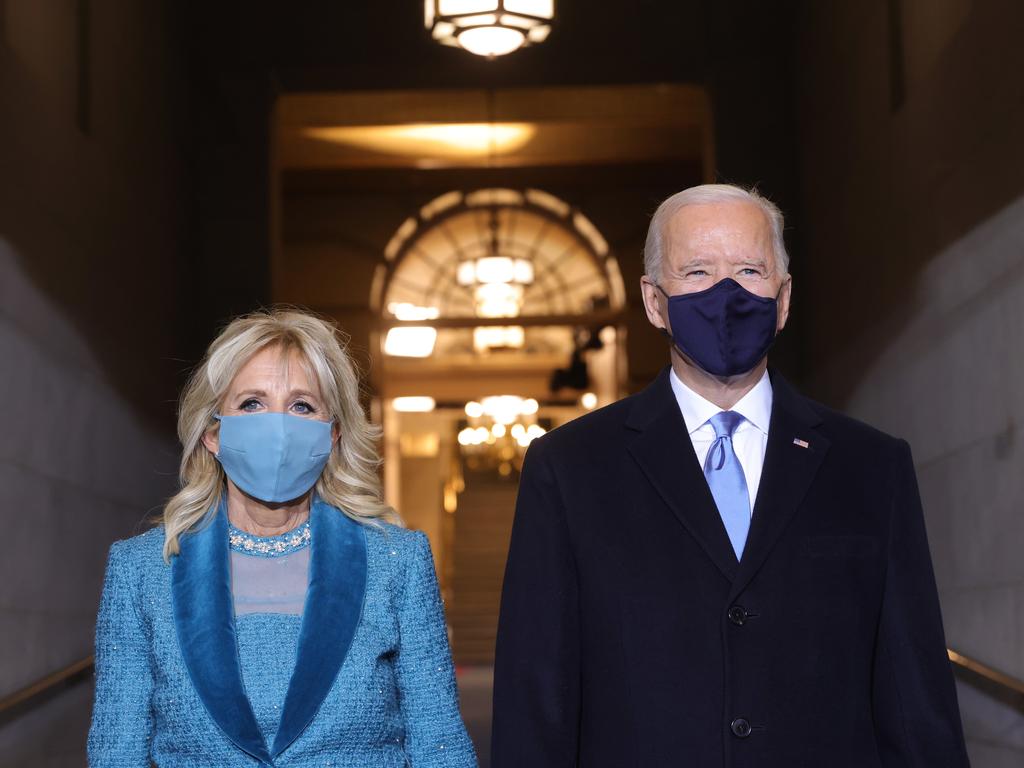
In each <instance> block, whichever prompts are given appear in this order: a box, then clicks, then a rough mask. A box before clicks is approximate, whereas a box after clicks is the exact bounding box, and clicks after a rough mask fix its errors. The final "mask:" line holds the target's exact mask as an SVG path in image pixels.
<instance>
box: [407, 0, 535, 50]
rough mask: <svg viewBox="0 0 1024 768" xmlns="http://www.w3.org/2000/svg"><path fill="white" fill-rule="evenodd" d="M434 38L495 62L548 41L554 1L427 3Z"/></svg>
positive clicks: (450, 0) (431, 0)
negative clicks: (527, 47)
mask: <svg viewBox="0 0 1024 768" xmlns="http://www.w3.org/2000/svg"><path fill="white" fill-rule="evenodd" d="M424 5H425V22H426V26H427V29H429V30H430V34H431V36H433V38H434V39H435V40H437V41H438V42H439V43H441V44H442V45H452V46H456V47H458V48H462V49H464V50H467V51H469V52H470V53H475V54H476V55H477V56H486V57H487V58H490V59H493V58H495V57H497V56H504V55H505V54H507V53H512V51H516V50H519V49H520V48H525V47H526V46H528V45H536V44H537V43H542V42H544V40H546V39H547V36H548V34H549V33H550V32H551V20H552V19H553V18H554V16H555V0H425V2H424Z"/></svg>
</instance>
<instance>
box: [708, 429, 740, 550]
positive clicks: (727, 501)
mask: <svg viewBox="0 0 1024 768" xmlns="http://www.w3.org/2000/svg"><path fill="white" fill-rule="evenodd" d="M742 421H743V417H742V416H741V415H740V414H738V413H736V412H735V411H722V412H721V413H716V414H715V415H714V416H712V417H711V418H710V419H709V420H708V423H709V424H711V426H712V427H714V428H715V442H713V443H712V444H711V450H709V451H708V457H707V459H706V460H705V462H704V477H706V478H707V479H708V486H709V487H710V488H711V495H712V496H714V497H715V504H716V505H717V506H718V514H720V515H721V516H722V522H723V523H724V524H725V530H726V532H727V533H728V534H729V541H731V542H732V548H733V551H734V552H736V559H737V560H739V559H740V558H741V557H743V545H744V544H746V541H747V531H749V530H750V495H749V494H748V493H747V478H746V477H744V475H743V467H742V466H741V465H740V460H739V459H738V458H737V457H736V451H734V450H733V447H732V435H733V432H735V431H736V427H738V426H739V425H740V423H741V422H742Z"/></svg>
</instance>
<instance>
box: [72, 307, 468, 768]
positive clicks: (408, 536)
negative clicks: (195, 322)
mask: <svg viewBox="0 0 1024 768" xmlns="http://www.w3.org/2000/svg"><path fill="white" fill-rule="evenodd" d="M178 432H179V437H180V439H181V442H182V445H183V446H184V453H183V458H182V463H181V490H180V491H179V492H178V494H177V495H175V496H174V497H173V498H172V499H171V500H170V501H169V502H168V503H167V505H166V507H165V509H164V515H163V525H161V526H159V527H156V528H154V529H152V530H150V531H148V532H146V533H143V534H142V535H140V536H136V537H134V538H132V539H128V540H126V541H121V542H117V543H115V544H114V546H113V547H112V548H111V550H110V558H109V561H108V565H107V575H106V581H105V584H104V588H103V597H102V601H101V605H100V612H99V618H98V621H97V627H96V701H95V707H94V711H93V720H92V728H91V730H90V733H89V765H90V766H92V768H147V767H148V766H149V765H150V764H151V763H155V764H156V765H157V766H160V768H191V767H193V766H194V767H195V768H200V767H202V768H209V767H210V766H218V768H228V767H229V766H259V765H272V766H279V767H280V768H285V767H286V766H314V765H315V766H338V767H339V768H340V767H344V766H351V768H356V767H358V768H391V767H392V766H394V767H395V768H399V767H402V768H404V767H405V766H413V767H414V768H420V767H421V766H422V767H426V766H450V767H451V768H471V767H472V766H476V759H475V756H474V752H473V747H472V745H471V743H470V741H469V738H468V737H467V735H466V731H465V728H464V727H463V724H462V720H461V718H460V716H459V710H458V697H457V693H456V688H455V675H454V672H453V669H452V662H451V656H450V653H449V649H448V642H447V637H446V634H445V623H444V612H443V607H442V604H441V600H440V596H439V594H438V588H437V581H436V577H435V574H434V566H433V560H432V557H431V554H430V547H429V544H428V543H427V540H426V537H424V536H423V535H422V534H421V533H413V532H410V531H407V530H405V529H402V528H400V527H398V526H396V525H393V524H390V523H389V522H387V520H388V519H389V518H392V517H393V515H394V513H393V512H392V510H391V509H390V508H389V507H387V506H386V505H385V504H384V502H383V501H382V498H381V490H380V482H379V479H378V475H377V469H378V466H379V458H378V455H377V451H376V447H375V445H376V439H377V437H378V434H377V431H376V429H375V428H374V427H372V426H371V425H370V424H369V423H368V421H367V419H366V417H365V414H364V413H363V410H362V407H361V405H360V403H359V384H358V379H357V376H356V374H355V371H354V369H353V366H352V364H351V361H350V360H349V358H348V355H347V354H346V352H345V351H344V348H343V346H342V344H341V343H340V342H339V340H338V336H337V332H336V330H335V329H334V328H333V327H332V326H330V325H328V324H327V323H325V322H323V321H321V320H319V319H317V318H315V317H313V316H311V315H308V314H304V313H301V312H295V311H273V312H264V313H256V314H253V315H249V316H246V317H242V318H238V319H236V320H235V321H234V322H232V323H231V324H230V325H229V326H228V327H227V328H226V329H225V330H224V331H223V332H222V333H221V334H220V336H218V337H217V339H215V340H214V342H213V343H212V344H211V345H210V348H209V350H208V351H207V355H206V357H205V359H204V361H203V363H202V364H201V365H200V366H199V368H198V369H197V370H196V371H195V373H194V375H193V376H192V379H191V380H190V382H189V384H188V386H187V387H186V389H185V391H184V393H183V395H182V399H181V404H180V409H179V419H178Z"/></svg>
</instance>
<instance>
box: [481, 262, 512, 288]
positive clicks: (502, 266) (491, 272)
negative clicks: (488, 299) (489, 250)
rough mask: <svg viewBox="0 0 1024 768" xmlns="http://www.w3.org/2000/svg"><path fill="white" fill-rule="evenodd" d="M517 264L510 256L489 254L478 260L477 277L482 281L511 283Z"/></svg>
mask: <svg viewBox="0 0 1024 768" xmlns="http://www.w3.org/2000/svg"><path fill="white" fill-rule="evenodd" d="M514 278H515V264H514V263H513V262H512V259H510V258H509V257H508V256H487V257H485V258H482V259H477V260H476V279H477V282H480V283H511V282H512V281H513V279H514Z"/></svg>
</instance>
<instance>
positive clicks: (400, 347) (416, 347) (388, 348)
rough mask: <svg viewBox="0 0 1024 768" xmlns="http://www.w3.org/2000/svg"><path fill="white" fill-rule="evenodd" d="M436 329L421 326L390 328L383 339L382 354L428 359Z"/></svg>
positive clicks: (434, 340) (434, 339) (432, 349)
mask: <svg viewBox="0 0 1024 768" xmlns="http://www.w3.org/2000/svg"><path fill="white" fill-rule="evenodd" d="M436 341H437V329H436V328H430V327H427V326H421V325H410V326H404V327H401V328H392V329H391V330H389V331H388V335H387V336H385V337H384V354H385V355H392V356H394V357H430V354H431V353H432V352H433V351H434V343H435V342H436Z"/></svg>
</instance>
